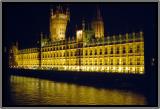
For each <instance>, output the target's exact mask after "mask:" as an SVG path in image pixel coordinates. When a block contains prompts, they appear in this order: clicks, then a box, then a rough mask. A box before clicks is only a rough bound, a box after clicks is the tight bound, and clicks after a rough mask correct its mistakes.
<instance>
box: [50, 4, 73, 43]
mask: <svg viewBox="0 0 160 109" xmlns="http://www.w3.org/2000/svg"><path fill="white" fill-rule="evenodd" d="M69 19H70V12H69V9H68V8H67V9H66V10H65V11H64V10H63V9H62V7H61V6H58V7H57V9H56V11H55V12H53V10H51V19H50V38H51V41H58V40H65V34H66V27H67V23H68V21H69Z"/></svg>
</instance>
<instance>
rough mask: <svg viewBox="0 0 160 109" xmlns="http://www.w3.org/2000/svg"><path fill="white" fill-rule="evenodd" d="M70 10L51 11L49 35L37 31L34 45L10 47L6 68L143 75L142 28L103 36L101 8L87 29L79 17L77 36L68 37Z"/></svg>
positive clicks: (59, 8) (57, 9)
mask: <svg viewBox="0 0 160 109" xmlns="http://www.w3.org/2000/svg"><path fill="white" fill-rule="evenodd" d="M70 15H71V13H70V10H69V9H68V8H66V9H63V8H62V6H57V8H56V9H55V10H51V12H50V35H49V36H48V38H46V37H44V35H43V33H41V34H40V36H39V37H40V41H39V42H40V43H39V45H38V46H37V47H35V48H26V49H19V47H18V42H17V43H16V44H14V45H12V47H11V48H10V51H9V67H10V68H20V69H41V70H60V71H80V72H101V73H126V74H144V34H143V32H142V31H140V32H133V33H125V34H117V35H112V36H108V35H106V36H105V35H104V30H105V28H104V22H103V17H102V15H101V12H100V9H99V8H97V11H96V16H95V17H94V19H93V20H92V21H91V23H90V28H87V26H86V23H85V20H84V19H83V20H82V24H81V28H80V29H77V30H76V31H75V33H76V36H73V37H72V38H71V37H67V36H66V30H67V25H68V23H72V21H70Z"/></svg>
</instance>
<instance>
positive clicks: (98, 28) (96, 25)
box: [91, 7, 104, 38]
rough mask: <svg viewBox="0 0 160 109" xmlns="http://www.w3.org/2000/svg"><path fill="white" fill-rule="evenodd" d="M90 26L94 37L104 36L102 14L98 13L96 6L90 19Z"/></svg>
mask: <svg viewBox="0 0 160 109" xmlns="http://www.w3.org/2000/svg"><path fill="white" fill-rule="evenodd" d="M91 27H92V29H93V31H94V32H95V37H96V38H103V37H104V23H103V19H102V16H101V14H100V9H99V8H98V7H97V13H96V17H95V18H94V20H93V21H92V24H91Z"/></svg>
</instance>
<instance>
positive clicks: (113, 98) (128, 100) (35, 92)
mask: <svg viewBox="0 0 160 109" xmlns="http://www.w3.org/2000/svg"><path fill="white" fill-rule="evenodd" d="M9 80H10V81H9V83H10V85H9V86H8V87H9V93H10V94H9V95H8V98H9V99H10V102H11V104H13V105H147V98H146V97H145V95H143V94H142V93H141V94H140V93H136V92H133V91H131V90H120V89H111V88H96V87H92V86H85V85H78V84H73V83H67V82H56V81H54V80H53V81H51V80H47V79H38V78H32V77H24V76H13V75H11V76H10V79H9ZM7 92H8V91H7Z"/></svg>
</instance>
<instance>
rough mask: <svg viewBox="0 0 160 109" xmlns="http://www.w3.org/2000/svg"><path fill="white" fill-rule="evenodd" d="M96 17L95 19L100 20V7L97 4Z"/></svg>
mask: <svg viewBox="0 0 160 109" xmlns="http://www.w3.org/2000/svg"><path fill="white" fill-rule="evenodd" d="M96 19H97V20H102V16H101V12H100V8H99V6H98V5H97V15H96Z"/></svg>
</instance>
